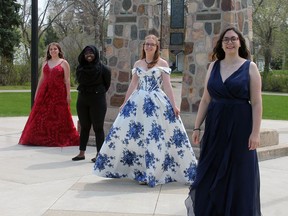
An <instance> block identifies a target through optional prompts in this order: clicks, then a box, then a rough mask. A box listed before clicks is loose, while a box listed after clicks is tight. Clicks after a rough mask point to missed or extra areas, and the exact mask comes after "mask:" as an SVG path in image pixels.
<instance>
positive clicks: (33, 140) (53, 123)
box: [19, 63, 79, 147]
mask: <svg viewBox="0 0 288 216" xmlns="http://www.w3.org/2000/svg"><path fill="white" fill-rule="evenodd" d="M43 76H44V77H43V82H42V84H41V86H40V88H39V89H38V93H37V97H36V100H35V102H34V105H33V108H32V110H31V113H30V116H29V118H28V120H27V123H26V125H25V127H24V130H23V132H22V135H21V137H20V140H19V144H22V145H36V146H48V147H64V146H78V145H79V134H78V132H77V130H76V128H75V125H74V123H73V119H72V115H71V111H70V106H69V104H68V103H67V92H66V86H65V83H64V69H63V68H62V66H61V63H60V64H58V65H56V66H55V67H53V68H50V67H49V66H48V64H47V63H46V65H45V66H44V68H43Z"/></svg>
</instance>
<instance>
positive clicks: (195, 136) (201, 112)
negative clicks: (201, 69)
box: [192, 62, 214, 144]
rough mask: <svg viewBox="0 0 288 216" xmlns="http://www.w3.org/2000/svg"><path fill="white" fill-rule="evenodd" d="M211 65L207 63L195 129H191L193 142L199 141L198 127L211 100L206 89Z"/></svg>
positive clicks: (197, 142)
mask: <svg viewBox="0 0 288 216" xmlns="http://www.w3.org/2000/svg"><path fill="white" fill-rule="evenodd" d="M213 65H214V62H213V63H211V64H210V65H209V68H208V71H207V74H206V78H205V83H204V93H203V96H202V98H201V101H200V104H199V108H198V112H197V116H196V120H195V123H194V129H196V130H193V134H192V140H193V143H194V144H199V143H200V127H201V125H202V123H203V121H204V119H205V118H206V114H207V109H208V106H209V103H210V101H211V97H210V94H209V92H208V90H207V83H208V80H209V77H210V74H211V70H212V68H213Z"/></svg>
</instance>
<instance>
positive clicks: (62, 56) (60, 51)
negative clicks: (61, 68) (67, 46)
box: [46, 42, 64, 61]
mask: <svg viewBox="0 0 288 216" xmlns="http://www.w3.org/2000/svg"><path fill="white" fill-rule="evenodd" d="M51 46H56V47H57V48H58V50H59V53H58V56H59V58H62V59H64V54H63V52H62V49H61V47H60V45H59V44H58V43H56V42H52V43H50V44H49V45H48V48H47V52H46V61H48V60H50V59H51V58H52V56H51V55H50V53H49V49H50V47H51Z"/></svg>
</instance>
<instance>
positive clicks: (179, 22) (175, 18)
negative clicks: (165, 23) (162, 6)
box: [170, 0, 184, 29]
mask: <svg viewBox="0 0 288 216" xmlns="http://www.w3.org/2000/svg"><path fill="white" fill-rule="evenodd" d="M170 27H171V28H172V29H179V28H184V0H171V22H170Z"/></svg>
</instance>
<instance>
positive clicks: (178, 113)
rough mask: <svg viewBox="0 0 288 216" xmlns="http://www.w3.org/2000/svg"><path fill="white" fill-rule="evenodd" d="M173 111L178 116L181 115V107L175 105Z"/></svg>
mask: <svg viewBox="0 0 288 216" xmlns="http://www.w3.org/2000/svg"><path fill="white" fill-rule="evenodd" d="M173 111H174V114H175V116H176V117H177V118H178V116H179V115H180V109H179V108H178V107H177V106H175V107H173Z"/></svg>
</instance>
